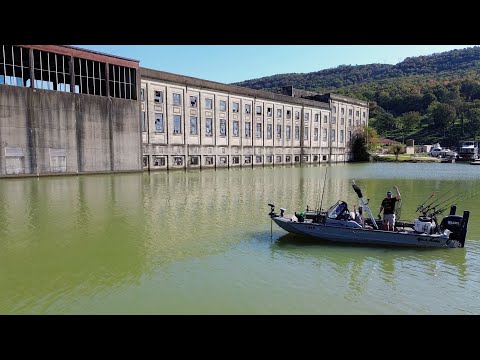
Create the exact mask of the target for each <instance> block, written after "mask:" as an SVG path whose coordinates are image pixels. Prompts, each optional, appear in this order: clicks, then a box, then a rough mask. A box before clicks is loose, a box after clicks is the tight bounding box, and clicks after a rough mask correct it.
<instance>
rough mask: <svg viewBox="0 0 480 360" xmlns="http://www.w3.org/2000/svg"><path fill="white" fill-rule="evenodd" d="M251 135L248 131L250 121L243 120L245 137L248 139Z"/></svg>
mask: <svg viewBox="0 0 480 360" xmlns="http://www.w3.org/2000/svg"><path fill="white" fill-rule="evenodd" d="M250 136H251V132H250V121H247V122H245V137H246V138H247V139H249V138H250Z"/></svg>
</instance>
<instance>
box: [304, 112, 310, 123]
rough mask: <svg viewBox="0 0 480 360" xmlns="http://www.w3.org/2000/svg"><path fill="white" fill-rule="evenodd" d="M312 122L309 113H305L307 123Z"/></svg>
mask: <svg viewBox="0 0 480 360" xmlns="http://www.w3.org/2000/svg"><path fill="white" fill-rule="evenodd" d="M308 120H310V114H309V113H305V121H308Z"/></svg>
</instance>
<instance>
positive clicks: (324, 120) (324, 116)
mask: <svg viewBox="0 0 480 360" xmlns="http://www.w3.org/2000/svg"><path fill="white" fill-rule="evenodd" d="M323 122H324V123H325V124H326V123H328V115H323Z"/></svg>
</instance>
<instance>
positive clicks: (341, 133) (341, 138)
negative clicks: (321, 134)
mask: <svg viewBox="0 0 480 360" xmlns="http://www.w3.org/2000/svg"><path fill="white" fill-rule="evenodd" d="M340 143H341V144H343V130H340Z"/></svg>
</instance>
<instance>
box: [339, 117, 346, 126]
mask: <svg viewBox="0 0 480 360" xmlns="http://www.w3.org/2000/svg"><path fill="white" fill-rule="evenodd" d="M343 124H345V118H343V117H342V118H340V125H343Z"/></svg>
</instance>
